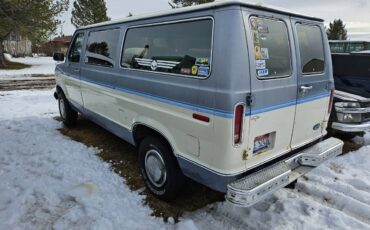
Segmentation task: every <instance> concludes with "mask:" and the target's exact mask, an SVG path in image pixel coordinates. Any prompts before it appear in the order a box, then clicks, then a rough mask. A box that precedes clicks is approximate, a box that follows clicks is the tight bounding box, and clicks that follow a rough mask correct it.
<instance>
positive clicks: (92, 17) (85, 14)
mask: <svg viewBox="0 0 370 230" xmlns="http://www.w3.org/2000/svg"><path fill="white" fill-rule="evenodd" d="M109 20H110V18H109V17H108V16H107V7H106V5H105V1H104V0H76V1H74V2H73V9H72V18H71V23H72V24H73V25H74V26H75V27H76V28H78V27H80V26H86V25H90V24H94V23H98V22H104V21H109Z"/></svg>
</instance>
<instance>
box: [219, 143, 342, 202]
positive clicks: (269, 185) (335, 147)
mask: <svg viewBox="0 0 370 230" xmlns="http://www.w3.org/2000/svg"><path fill="white" fill-rule="evenodd" d="M342 150H343V141H341V140H339V139H337V138H333V137H331V138H329V139H326V140H324V141H321V142H319V143H317V144H315V145H313V146H311V147H309V148H307V149H304V150H302V151H300V152H298V153H297V154H295V155H293V156H291V157H290V158H288V159H285V160H282V161H280V162H277V163H275V164H273V165H271V166H269V167H267V168H264V169H262V170H260V171H257V172H255V173H253V174H251V175H248V176H246V177H243V178H241V179H238V180H236V181H234V182H232V183H230V184H229V185H228V186H227V193H226V200H227V201H229V202H230V203H232V204H234V205H237V206H243V207H247V206H251V205H253V204H255V203H257V202H258V201H260V200H262V199H263V198H264V197H266V196H268V195H269V194H271V193H273V192H275V191H276V190H278V189H280V188H283V187H285V186H286V185H288V184H289V183H291V182H293V181H295V180H296V179H297V178H299V177H300V176H302V175H304V174H305V173H307V172H309V171H310V170H312V169H314V168H315V167H317V166H319V165H320V164H322V163H323V162H325V161H326V160H328V159H330V158H333V157H336V156H338V155H340V154H341V153H342Z"/></svg>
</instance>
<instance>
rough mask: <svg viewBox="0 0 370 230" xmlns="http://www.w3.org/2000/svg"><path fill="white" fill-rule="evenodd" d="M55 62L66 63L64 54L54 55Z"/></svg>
mask: <svg viewBox="0 0 370 230" xmlns="http://www.w3.org/2000/svg"><path fill="white" fill-rule="evenodd" d="M53 59H54V61H64V54H63V53H54V54H53Z"/></svg>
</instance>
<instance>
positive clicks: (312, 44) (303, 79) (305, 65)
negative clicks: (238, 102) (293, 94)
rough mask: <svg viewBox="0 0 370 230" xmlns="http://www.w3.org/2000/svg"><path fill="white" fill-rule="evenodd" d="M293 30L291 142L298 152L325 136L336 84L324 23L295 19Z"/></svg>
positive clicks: (293, 20)
mask: <svg viewBox="0 0 370 230" xmlns="http://www.w3.org/2000/svg"><path fill="white" fill-rule="evenodd" d="M292 27H293V31H294V34H295V44H296V47H297V49H296V56H297V69H298V92H297V108H296V115H295V122H294V131H293V136H292V142H291V145H292V148H293V149H295V148H299V147H301V146H303V145H305V144H307V143H309V142H311V141H313V140H315V139H318V138H320V137H322V136H323V135H324V134H325V132H326V131H325V128H326V123H327V118H328V106H329V94H330V90H331V89H332V88H333V84H332V82H331V81H332V78H331V77H330V75H331V73H332V69H331V64H330V56H329V55H328V54H329V47H328V45H327V41H326V40H325V39H326V36H325V34H324V33H325V32H324V31H325V30H324V28H323V26H322V24H321V23H320V22H312V21H305V20H300V19H292ZM324 41H325V42H324Z"/></svg>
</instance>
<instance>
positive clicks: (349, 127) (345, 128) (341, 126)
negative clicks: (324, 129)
mask: <svg viewBox="0 0 370 230" xmlns="http://www.w3.org/2000/svg"><path fill="white" fill-rule="evenodd" d="M331 127H332V129H335V130H339V131H342V132H364V131H366V130H370V121H368V122H364V123H360V124H345V123H339V122H333V124H332V125H331Z"/></svg>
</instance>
